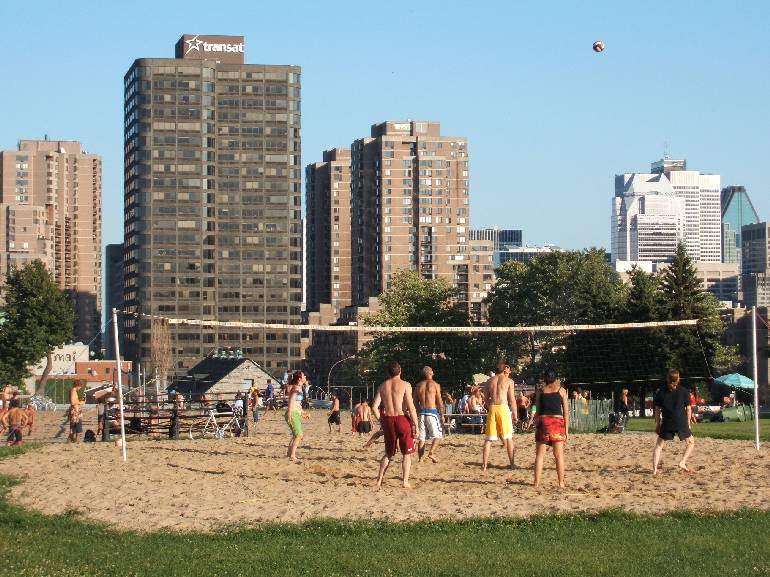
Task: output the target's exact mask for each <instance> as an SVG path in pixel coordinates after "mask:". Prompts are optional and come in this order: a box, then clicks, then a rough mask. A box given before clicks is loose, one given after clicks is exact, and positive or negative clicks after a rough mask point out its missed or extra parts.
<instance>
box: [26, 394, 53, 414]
mask: <svg viewBox="0 0 770 577" xmlns="http://www.w3.org/2000/svg"><path fill="white" fill-rule="evenodd" d="M29 404H30V405H32V406H33V407H35V410H37V411H55V410H56V403H54V402H53V401H52V400H51V399H49V398H48V397H43V396H41V395H32V396H31V397H30V398H29Z"/></svg>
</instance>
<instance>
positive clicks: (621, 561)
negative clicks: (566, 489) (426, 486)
mask: <svg viewBox="0 0 770 577" xmlns="http://www.w3.org/2000/svg"><path fill="white" fill-rule="evenodd" d="M15 452H17V451H14V450H7V449H5V450H2V451H0V458H2V457H3V456H7V455H10V454H13V453H15ZM12 484H13V481H12V480H11V479H9V478H8V477H0V542H2V547H0V567H2V571H0V573H2V574H3V575H9V576H10V575H13V576H16V577H24V576H40V577H43V576H45V577H56V576H67V577H72V576H92V575H93V576H97V575H104V576H109V577H118V576H120V577H123V576H129V575H134V576H139V575H141V576H163V577H169V576H177V575H178V576H183V575H184V576H190V577H196V576H200V577H224V576H236V575H243V576H247V575H260V576H261V575H270V576H280V575H292V576H299V575H323V576H329V577H332V576H345V577H354V576H364V575H367V576H380V575H389V576H395V575H409V576H411V575H415V576H417V575H419V576H426V577H430V576H439V575H442V576H450V575H470V576H476V575H483V576H484V577H487V576H496V575H516V576H530V575H533V576H534V575H544V576H549V577H560V576H575V577H578V576H579V577H586V576H608V577H609V576H612V577H617V576H618V575H622V576H624V577H632V576H650V577H652V576H659V575H674V576H676V577H687V576H690V575H693V576H695V575H697V576H699V577H703V576H705V575H720V576H722V575H741V576H743V575H750V576H754V575H770V555H768V551H770V534H769V532H768V529H770V512H758V511H742V512H737V513H729V514H721V515H712V516H705V515H694V514H677V515H668V516H664V517H655V518H653V517H641V516H634V515H629V514H624V513H619V512H607V513H603V514H600V515H569V516H549V517H538V518H533V519H529V520H513V521H512V520H506V521H502V520H494V521H492V520H468V521H463V522H433V523H420V524H393V523H381V522H357V523H352V522H350V523H348V522H312V523H307V524H304V525H273V526H268V527H265V528H261V529H238V530H233V531H230V532H227V533H224V532H220V533H216V534H213V535H201V534H175V533H169V532H163V533H149V534H137V533H128V532H118V531H114V530H111V529H107V528H105V527H103V526H101V525H99V524H96V523H92V522H86V521H83V520H81V519H79V518H77V516H75V515H72V514H64V515H60V516H54V517H50V516H44V515H40V514H37V513H32V512H29V511H25V510H23V509H20V508H18V507H15V506H13V505H10V504H9V503H8V502H7V500H6V499H5V497H4V495H5V493H6V492H7V490H8V489H9V487H10V486H11V485H12ZM296 489H297V490H301V487H297V488H296ZM223 498H226V496H223ZM461 498H462V495H458V499H461ZM554 498H558V497H556V496H554ZM137 514H145V515H150V514H151V513H150V512H139V511H138V512H137Z"/></svg>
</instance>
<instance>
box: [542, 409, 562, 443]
mask: <svg viewBox="0 0 770 577" xmlns="http://www.w3.org/2000/svg"><path fill="white" fill-rule="evenodd" d="M566 439H567V429H566V428H565V427H564V419H562V418H561V417H552V416H551V415H543V416H542V417H539V418H538V420H537V427H536V428H535V441H537V442H538V443H549V444H550V443H555V442H559V441H562V442H563V441H565V440H566Z"/></svg>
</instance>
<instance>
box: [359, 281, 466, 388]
mask: <svg viewBox="0 0 770 577" xmlns="http://www.w3.org/2000/svg"><path fill="white" fill-rule="evenodd" d="M456 296H457V295H456V290H455V289H454V288H453V287H452V286H451V285H450V284H449V283H448V282H446V281H445V280H443V279H436V280H423V279H422V278H421V277H420V275H419V273H417V272H416V271H401V272H399V273H397V274H396V275H394V277H393V279H392V282H391V287H390V288H389V289H388V290H386V291H384V292H383V293H382V294H381V295H380V296H379V297H378V301H379V304H380V310H379V312H378V313H376V314H372V315H369V316H367V317H366V318H365V319H364V322H365V323H366V324H367V325H370V326H391V327H448V326H452V327H464V326H470V319H469V318H468V315H467V314H466V313H464V312H463V311H461V310H459V309H458V308H457V307H456V305H455V303H456ZM357 357H358V359H360V362H361V365H362V367H363V369H364V370H365V371H366V373H367V376H368V379H369V380H370V381H373V382H380V381H381V380H383V379H384V378H386V375H387V365H388V363H389V362H391V361H397V362H398V363H399V364H400V365H401V369H402V372H403V375H404V378H405V379H407V380H410V379H415V378H417V377H418V376H419V374H420V369H421V368H422V367H423V366H425V365H430V366H431V367H432V368H433V370H434V371H435V372H436V378H437V379H439V381H440V382H442V384H444V385H445V386H446V388H448V389H458V388H459V387H461V386H462V385H463V384H467V383H470V382H471V380H472V375H473V373H474V372H476V367H477V364H478V355H477V353H476V352H475V346H474V340H473V338H472V337H471V336H470V335H469V334H457V333H451V334H447V333H383V334H380V335H378V336H376V337H375V338H374V339H372V340H371V341H369V342H368V343H367V344H366V345H364V347H363V349H362V350H361V352H360V353H359V354H358V355H357Z"/></svg>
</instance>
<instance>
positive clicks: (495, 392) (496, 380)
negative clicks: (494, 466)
mask: <svg viewBox="0 0 770 577" xmlns="http://www.w3.org/2000/svg"><path fill="white" fill-rule="evenodd" d="M510 375H511V367H509V366H508V365H507V364H505V363H498V365H497V367H496V368H495V376H494V377H492V378H490V379H489V380H488V381H487V383H486V385H485V387H486V393H487V395H486V396H487V406H488V408H489V412H488V414H487V427H486V431H485V432H484V434H485V436H486V438H485V439H484V451H483V454H482V465H481V470H482V471H484V472H486V470H487V464H488V463H489V451H490V449H491V447H492V441H497V440H498V439H502V440H503V445H505V450H506V451H507V452H508V460H509V461H510V463H511V469H513V468H514V465H513V423H517V422H518V421H519V419H518V416H517V415H516V412H515V411H516V397H515V392H514V386H513V381H512V380H511V378H510ZM511 408H513V412H512V411H511Z"/></svg>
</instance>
